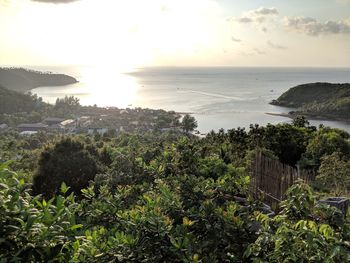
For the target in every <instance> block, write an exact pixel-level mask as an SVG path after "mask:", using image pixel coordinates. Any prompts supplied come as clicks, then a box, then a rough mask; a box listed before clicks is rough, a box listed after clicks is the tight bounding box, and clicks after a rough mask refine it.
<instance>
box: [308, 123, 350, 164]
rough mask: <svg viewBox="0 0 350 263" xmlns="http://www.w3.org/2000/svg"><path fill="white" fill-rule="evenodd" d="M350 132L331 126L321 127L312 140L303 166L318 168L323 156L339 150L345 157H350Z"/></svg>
mask: <svg viewBox="0 0 350 263" xmlns="http://www.w3.org/2000/svg"><path fill="white" fill-rule="evenodd" d="M348 139H349V134H348V133H346V132H344V131H341V130H337V129H330V128H322V129H320V130H319V131H318V132H317V133H316V135H315V136H314V137H313V138H312V139H311V140H310V142H309V144H308V146H307V148H306V152H305V155H304V157H303V160H302V161H301V164H302V166H305V167H308V166H311V167H313V168H316V169H318V167H319V166H320V164H321V158H322V157H323V156H326V155H331V154H332V153H334V152H339V153H340V154H341V155H343V156H345V157H350V143H349V141H348Z"/></svg>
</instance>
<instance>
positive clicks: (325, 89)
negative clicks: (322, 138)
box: [272, 83, 350, 119]
mask: <svg viewBox="0 0 350 263" xmlns="http://www.w3.org/2000/svg"><path fill="white" fill-rule="evenodd" d="M272 104H274V105H279V106H285V107H291V108H297V111H298V113H299V114H306V115H309V116H318V117H324V118H345V119H349V118H350V84H349V83H344V84H332V83H310V84H304V85H299V86H296V87H294V88H291V89H289V90H288V91H287V92H285V93H283V94H282V95H281V96H280V97H279V98H278V99H277V100H274V101H272Z"/></svg>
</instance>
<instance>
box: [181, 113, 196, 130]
mask: <svg viewBox="0 0 350 263" xmlns="http://www.w3.org/2000/svg"><path fill="white" fill-rule="evenodd" d="M181 127H182V129H183V131H184V132H186V133H188V132H192V131H194V129H196V128H197V127H198V124H197V121H196V119H195V118H194V117H193V116H191V115H189V114H186V115H185V116H184V117H183V118H182V123H181Z"/></svg>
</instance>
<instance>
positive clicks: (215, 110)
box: [33, 67, 350, 132]
mask: <svg viewBox="0 0 350 263" xmlns="http://www.w3.org/2000/svg"><path fill="white" fill-rule="evenodd" d="M36 69H39V70H43V68H36ZM45 70H50V71H54V72H61V73H66V74H69V75H72V76H74V77H76V78H77V79H78V80H79V81H80V83H78V84H75V85H69V86H64V87H49V88H48V87H42V88H37V89H35V90H33V93H37V94H38V95H39V96H41V97H43V98H44V100H45V101H48V102H51V103H53V102H54V101H55V100H56V98H57V97H64V96H65V95H74V96H76V97H79V98H80V101H81V103H82V104H84V105H93V104H97V105H98V106H117V107H121V108H125V107H147V108H155V109H166V110H175V111H178V112H191V113H193V114H194V116H195V117H196V119H197V120H198V123H199V127H198V128H199V130H200V131H201V132H208V131H210V130H212V129H214V130H218V129H220V128H224V129H229V128H234V127H238V126H240V127H249V124H251V123H259V124H261V125H265V124H267V123H274V124H275V123H279V122H288V121H290V120H289V119H288V118H283V117H279V116H271V115H267V114H266V113H267V112H271V113H281V112H288V111H290V109H286V108H282V107H277V106H272V105H269V104H268V103H269V102H270V101H271V100H273V99H276V98H277V97H278V96H279V95H281V94H282V93H283V92H285V91H287V90H288V89H289V88H291V87H293V86H296V85H298V84H303V83H309V82H333V83H343V82H350V69H334V68H333V69H329V68H327V69H325V68H321V69H320V68H317V69H315V68H144V69H138V70H135V71H133V72H129V73H120V72H118V71H117V70H113V69H108V70H107V69H103V68H87V67H61V68H47V67H46V68H45ZM320 123H324V124H325V125H329V126H333V127H338V128H342V129H345V130H347V131H350V125H349V124H346V123H342V122H333V121H313V122H312V124H314V125H318V124H320Z"/></svg>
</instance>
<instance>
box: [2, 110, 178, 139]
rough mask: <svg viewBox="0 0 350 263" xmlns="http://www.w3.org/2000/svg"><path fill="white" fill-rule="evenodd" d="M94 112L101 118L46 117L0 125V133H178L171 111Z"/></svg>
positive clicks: (173, 113)
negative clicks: (171, 131)
mask: <svg viewBox="0 0 350 263" xmlns="http://www.w3.org/2000/svg"><path fill="white" fill-rule="evenodd" d="M88 108H89V107H88ZM97 109H98V111H100V113H102V114H96V112H94V114H91V115H82V116H77V117H75V118H62V117H46V118H44V119H42V121H40V122H32V123H30V122H25V123H19V124H18V125H16V126H10V125H9V124H7V123H0V132H6V131H17V132H18V133H19V134H20V135H33V134H36V133H38V132H48V133H62V134H89V135H94V134H99V135H104V134H106V133H110V134H118V133H121V132H136V131H138V132H147V131H160V132H166V131H170V130H173V131H180V128H181V123H180V119H181V115H180V114H178V113H175V112H173V111H171V112H166V111H164V110H150V109H141V108H136V109H130V108H127V109H118V108H96V109H95V110H97ZM90 113H91V111H90Z"/></svg>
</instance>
